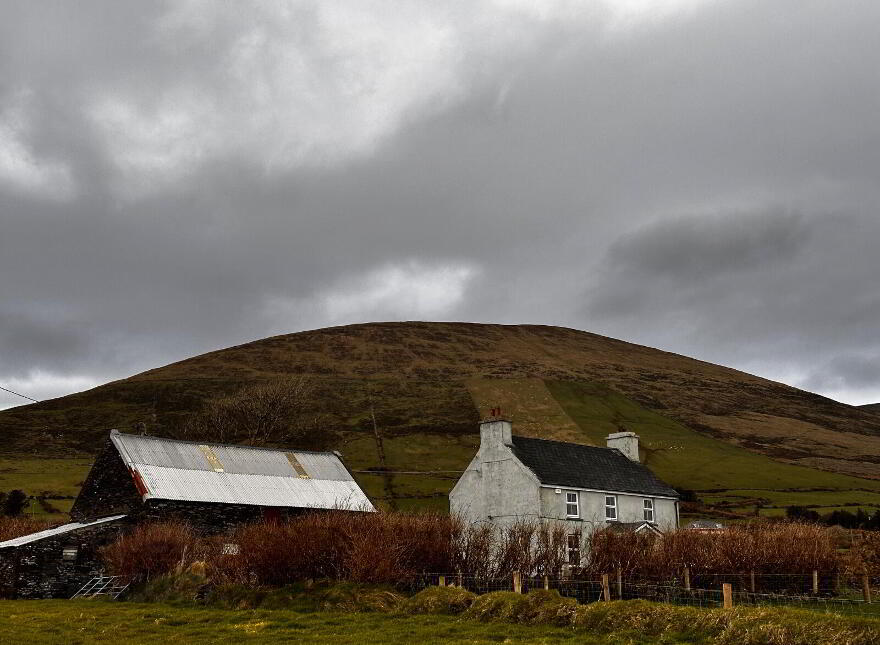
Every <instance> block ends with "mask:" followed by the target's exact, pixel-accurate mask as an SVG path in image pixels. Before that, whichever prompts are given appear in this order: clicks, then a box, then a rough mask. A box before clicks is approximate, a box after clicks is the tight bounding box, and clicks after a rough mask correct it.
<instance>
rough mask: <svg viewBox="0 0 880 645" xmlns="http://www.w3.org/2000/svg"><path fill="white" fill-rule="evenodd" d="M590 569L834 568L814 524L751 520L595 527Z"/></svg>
mask: <svg viewBox="0 0 880 645" xmlns="http://www.w3.org/2000/svg"><path fill="white" fill-rule="evenodd" d="M588 542H589V551H590V557H589V563H588V567H587V572H588V573H590V574H593V575H595V574H600V573H609V572H612V571H617V570H621V571H622V572H623V574H624V575H625V576H627V577H636V578H639V577H642V578H670V577H674V576H677V575H679V574H680V572H681V570H682V568H683V567H688V568H689V569H690V570H691V573H692V574H699V575H725V574H747V573H750V572H752V571H754V572H756V573H765V574H770V573H785V574H807V573H810V572H811V571H813V570H819V571H822V572H825V573H830V572H834V571H837V570H838V569H839V567H840V557H839V555H838V553H837V550H836V548H835V542H834V539H833V535H832V534H831V533H830V532H829V531H828V530H827V529H825V528H823V527H820V526H817V525H814V524H797V523H784V524H783V523H774V524H771V523H766V522H756V523H753V524H745V525H741V526H734V527H730V528H729V529H727V530H725V531H723V532H720V533H700V532H696V531H688V530H679V531H672V532H670V533H667V534H666V535H664V536H662V537H661V536H654V535H652V534H649V533H641V534H637V533H620V532H616V531H613V530H609V529H606V530H603V531H598V532H597V533H594V534H593V535H591V536H590V538H589V540H588Z"/></svg>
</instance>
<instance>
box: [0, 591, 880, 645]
mask: <svg viewBox="0 0 880 645" xmlns="http://www.w3.org/2000/svg"><path fill="white" fill-rule="evenodd" d="M156 592H159V595H156ZM150 593H151V594H153V595H154V597H156V598H158V597H160V596H161V597H164V598H166V600H165V601H164V602H147V603H144V602H112V601H105V600H78V601H65V600H30V601H0V643H4V644H6V643H9V644H13V645H17V644H19V643H21V644H27V645H43V644H54V643H58V644H62V643H64V644H78V643H82V644H86V643H121V642H126V643H146V644H150V643H163V644H165V643H187V644H194V645H198V644H200V643H227V642H234V643H281V642H301V643H315V644H322V643H327V644H331V643H332V644H334V645H345V644H348V643H351V644H352V645H355V644H367V645H369V644H372V643H375V644H377V645H378V644H383V645H395V644H398V643H400V644H403V643H423V644H428V643H476V644H479V643H511V644H516V643H547V644H552V643H581V644H583V645H616V644H628V645H661V644H662V645H683V644H685V643H688V644H691V645H828V644H829V643H834V644H835V645H875V644H876V643H878V642H880V621H877V620H872V619H865V618H854V617H846V616H841V615H833V614H819V613H817V612H810V611H799V610H791V609H781V608H750V607H737V608H734V609H728V610H724V609H700V608H693V607H681V606H675V605H667V604H661V603H651V602H645V601H615V602H610V603H593V604H590V605H578V604H577V603H576V602H575V601H574V600H572V599H569V598H562V597H560V596H559V595H558V594H557V593H556V592H546V591H535V592H531V593H529V594H525V595H521V594H514V593H513V592H509V591H500V592H494V593H490V594H485V595H482V596H475V595H474V594H472V593H470V592H467V591H463V590H459V589H450V588H448V587H447V588H437V587H434V588H429V589H425V590H424V591H422V592H420V593H418V594H416V595H415V596H412V597H409V598H406V597H404V596H401V595H400V594H397V593H395V592H393V591H390V590H387V589H381V588H368V587H363V586H353V585H341V586H331V587H327V588H325V589H320V590H309V591H306V592H303V591H302V590H297V589H289V590H280V589H279V590H274V591H259V592H255V591H254V590H247V589H243V588H230V589H226V590H221V592H220V593H218V594H215V595H214V597H213V598H211V597H210V596H209V597H208V598H206V599H205V600H203V601H202V602H204V603H207V604H192V602H187V601H183V600H182V596H181V595H180V593H179V591H178V592H175V591H174V590H173V589H171V588H169V587H167V586H162V588H161V589H159V588H157V589H154V590H153V591H152V592H150Z"/></svg>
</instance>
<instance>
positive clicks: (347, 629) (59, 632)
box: [0, 600, 699, 645]
mask: <svg viewBox="0 0 880 645" xmlns="http://www.w3.org/2000/svg"><path fill="white" fill-rule="evenodd" d="M123 642H125V643H145V644H150V643H188V644H191V645H200V644H202V643H284V642H298V643H310V644H316V645H321V644H324V643H326V644H328V645H330V644H332V645H346V644H349V643H350V644H352V645H356V644H365V645H369V644H372V643H375V644H377V645H378V644H380V643H381V644H383V645H396V644H401V645H403V644H411V643H473V644H482V643H510V644H517V643H536V644H538V643H546V644H548V645H550V644H553V643H581V644H584V645H612V644H615V643H632V644H633V645H636V644H639V645H649V644H654V643H658V644H659V643H663V644H668V645H672V644H675V643H685V642H688V643H694V642H699V641H692V640H691V641H683V640H682V641H679V640H674V639H673V640H670V639H668V638H663V639H658V638H642V637H639V636H638V635H635V634H633V635H631V636H627V637H626V638H625V639H624V640H620V635H606V636H599V635H589V634H584V633H583V632H580V631H575V630H573V629H572V628H570V627H552V626H547V625H534V626H533V625H511V624H506V623H498V622H494V623H481V622H475V621H470V620H461V619H459V618H458V617H455V616H436V615H435V616H426V615H419V616H409V615H401V614H393V615H389V614H383V613H343V612H334V611H314V612H309V611H296V610H265V609H257V610H245V611H230V610H222V609H206V608H188V607H172V606H169V605H163V604H156V603H129V602H123V603H112V602H104V601H91V600H83V601H67V600H25V601H0V643H5V644H7V645H19V644H27V645H44V644H45V645H48V644H53V645H54V644H56V643H57V644H59V645H60V644H62V643H63V644H70V645H78V644H83V645H85V644H87V643H117V644H118V643H123Z"/></svg>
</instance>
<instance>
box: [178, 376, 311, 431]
mask: <svg viewBox="0 0 880 645" xmlns="http://www.w3.org/2000/svg"><path fill="white" fill-rule="evenodd" d="M313 403H314V384H313V383H312V381H310V380H309V379H307V378H305V377H303V376H298V377H290V378H279V379H274V380H271V381H268V382H264V383H256V384H253V385H248V386H245V387H243V388H242V389H240V390H238V391H237V392H235V393H233V394H230V395H227V396H222V397H218V398H215V399H211V400H209V401H208V402H206V403H205V405H204V407H203V408H202V412H201V414H198V415H195V416H193V417H191V418H189V419H188V420H187V422H186V423H185V424H184V426H183V427H182V428H181V429H180V434H181V435H183V436H184V437H186V438H189V439H195V440H205V441H220V442H224V443H245V444H249V445H252V446H265V445H271V444H275V445H278V444H285V443H291V442H297V443H299V444H303V443H305V444H307V445H306V446H305V447H307V448H317V447H321V444H323V443H324V442H325V441H326V439H327V436H326V432H325V429H324V428H323V424H322V423H321V421H322V418H323V417H322V415H321V414H317V413H313V412H311V408H313V407H314V406H313Z"/></svg>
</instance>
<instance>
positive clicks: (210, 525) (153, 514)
mask: <svg viewBox="0 0 880 645" xmlns="http://www.w3.org/2000/svg"><path fill="white" fill-rule="evenodd" d="M303 510H304V509H296V508H278V509H276V508H274V507H262V506H249V505H245V504H212V503H208V502H182V501H175V500H167V499H148V500H147V501H146V503H145V504H144V505H143V508H142V509H141V511H140V512H139V513H138V514H137V521H138V522H161V521H181V522H186V523H187V524H189V525H191V526H192V527H193V528H194V529H195V530H196V531H198V532H200V533H203V534H206V535H211V534H217V533H228V532H230V531H232V530H234V529H235V528H236V527H238V526H240V525H242V524H249V523H252V522H259V521H262V520H264V519H277V520H281V521H283V520H285V519H287V518H289V517H293V516H294V515H298V514H300V513H302V512H303Z"/></svg>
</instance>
